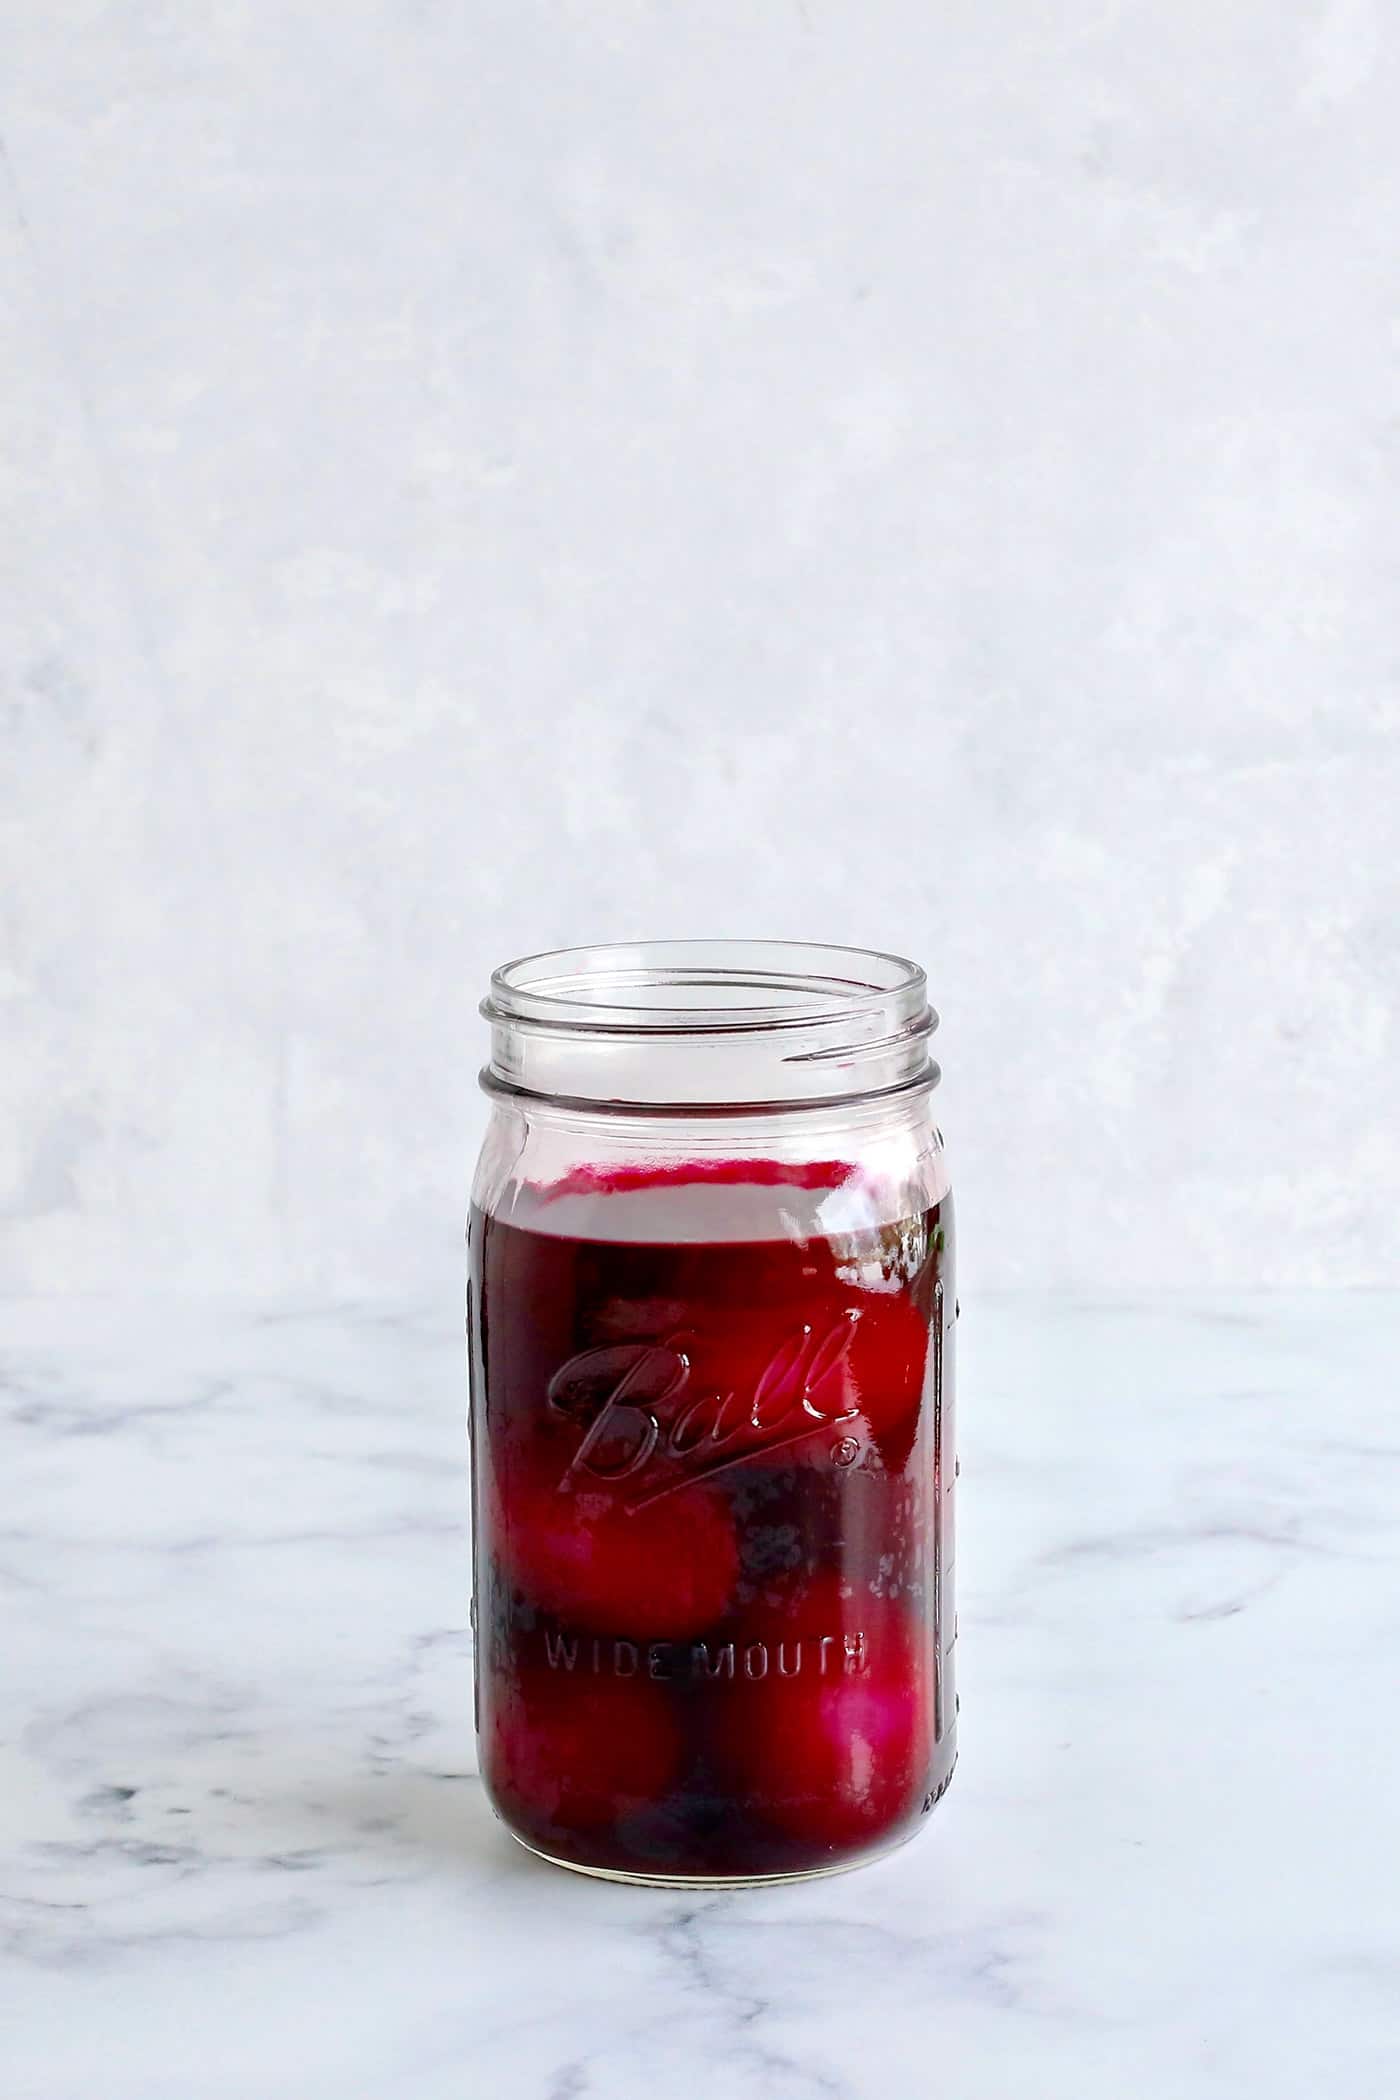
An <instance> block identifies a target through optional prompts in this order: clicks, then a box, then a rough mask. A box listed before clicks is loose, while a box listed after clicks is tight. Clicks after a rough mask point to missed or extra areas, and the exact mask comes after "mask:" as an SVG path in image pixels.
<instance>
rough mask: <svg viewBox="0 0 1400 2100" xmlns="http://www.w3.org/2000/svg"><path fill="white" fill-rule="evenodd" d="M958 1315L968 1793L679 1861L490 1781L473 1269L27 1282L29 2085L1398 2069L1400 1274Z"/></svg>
mask: <svg viewBox="0 0 1400 2100" xmlns="http://www.w3.org/2000/svg"><path fill="white" fill-rule="evenodd" d="M965 1315H966V1316H965V1318H964V1321H963V1335H962V1341H963V1354H962V1391H963V1433H962V1439H961V1441H962V1448H963V1456H964V1475H963V1508H962V1521H961V1528H960V1545H959V1556H960V1584H961V1595H960V1608H961V1627H962V1631H961V1642H960V1657H961V1674H962V1683H963V1716H962V1735H963V1755H962V1764H961V1767H960V1770H959V1774H958V1778H957V1780H956V1783H955V1785H954V1788H953V1790H952V1793H951V1795H950V1796H949V1798H948V1801H947V1802H946V1803H945V1805H944V1806H943V1807H942V1808H941V1809H940V1811H939V1813H938V1814H937V1816H936V1817H935V1818H934V1821H933V1823H932V1825H931V1826H930V1828H929V1829H928V1830H927V1832H925V1833H924V1834H923V1835H922V1836H921V1837H920V1838H919V1839H918V1840H917V1841H916V1842H915V1843H914V1844H913V1845H911V1846H910V1847H909V1848H907V1849H906V1850H905V1851H904V1852H903V1853H901V1854H899V1855H897V1856H896V1857H895V1858H894V1859H892V1860H890V1861H888V1862H887V1863H885V1864H883V1865H881V1866H878V1867H875V1868H871V1869H868V1870H866V1871H864V1872H860V1873H856V1874H852V1875H848V1876H845V1877H842V1878H839V1879H837V1880H833V1881H827V1882H819V1883H814V1884H809V1885H807V1886H805V1887H797V1888H785V1889H775V1890H772V1891H769V1892H753V1893H734V1894H717V1895H708V1894H704V1893H696V1892H694V1891H689V1892H683V1893H678V1894H676V1895H674V1896H667V1895H665V1894H658V1893H654V1892H647V1891H640V1890H629V1889H625V1888H617V1887H608V1886H602V1885H599V1884H595V1883H591V1882H588V1881H584V1880H581V1879H578V1878H575V1877H572V1876H569V1875H566V1874H562V1873H558V1872H555V1871H552V1870H550V1869H548V1868H545V1867H543V1866H541V1865H538V1864H537V1863H536V1862H534V1861H533V1860H532V1859H530V1858H529V1857H528V1856H527V1855H526V1854H525V1853H524V1852H522V1851H520V1850H519V1849H518V1848H517V1847H516V1846H514V1845H513V1844H512V1843H511V1842H510V1841H509V1840H508V1839H507V1838H506V1837H505V1836H504V1835H503V1834H502V1833H501V1831H500V1830H499V1829H498V1827H497V1826H496V1825H495V1824H494V1822H493V1821H492V1819H491V1817H490V1815H489V1813H488V1811H487V1809H486V1807H485V1804H484V1802H483V1800H482V1797H481V1792H480V1789H479V1786H478V1783H477V1780H476V1778H475V1757H474V1748H473V1742H472V1733H471V1695H470V1642H469V1636H468V1631H467V1624H466V1599H467V1551H466V1492H465V1465H464V1452H463V1443H462V1434H461V1421H462V1405H463V1366H462V1349H461V1343H460V1335H459V1333H458V1331H457V1329H456V1325H455V1322H454V1320H453V1319H452V1318H451V1317H450V1316H447V1315H444V1316H441V1317H439V1316H438V1315H436V1314H430V1313H427V1312H425V1311H424V1310H423V1309H422V1308H421V1307H417V1308H415V1307H411V1306H404V1307H400V1308H394V1307H391V1306H390V1307H386V1306H371V1305H367V1304H361V1303H345V1304H340V1305H336V1306H327V1305H316V1304H301V1305H298V1304H292V1303H286V1302H281V1303H268V1304H263V1305H260V1306H259V1305H242V1306H238V1305H233V1304H228V1303H216V1302H201V1303H195V1302H190V1301H181V1300H169V1301H166V1302H161V1301H159V1300H157V1299H154V1298H148V1299H132V1300H124V1301H117V1302H99V1301H95V1300H83V1301H65V1300H63V1299H59V1298H50V1299H45V1300H22V1301H9V1302H7V1303H6V1304H5V1305H4V1306H3V1309H2V1310H0V1381H2V1383H0V1402H2V1404H3V1412H2V1413H0V1460H3V1468H2V1469H0V1477H3V1479H4V1482H5V1487H6V1493H5V1497H4V1503H3V1512H2V1513H0V1600H3V1647H4V1661H5V1676H4V1695H3V1713H2V1714H0V1719H2V1720H3V1732H2V1734H0V1849H2V1850H3V1879H2V1880H0V2006H3V2017H0V2031H2V2032H3V2051H2V2052H0V2053H3V2057H4V2061H5V2070H4V2073H3V2087H4V2092H5V2094H6V2100H89V2096H91V2095H93V2094H95V2093H97V2092H101V2094H102V2095H103V2100H307V2096H309V2095H316V2096H318V2100H398V2096H400V2095H408V2094H412V2095H413V2096H414V2100H461V2096H463V2095H477V2094H487V2093H489V2094H491V2095H492V2096H493V2100H495V2096H499V2100H585V2096H590V2095H592V2096H607V2100H627V2096H630V2095H632V2094H636V2095H638V2096H640V2095H643V2094H645V2093H648V2092H653V2091H675V2090H683V2089H690V2087H691V2086H692V2085H693V2084H695V2083H696V2082H701V2083H703V2087H704V2089H706V2090H710V2091H714V2092H722V2093H723V2094H724V2095H725V2096H726V2100H808V2096H813V2100H817V2096H831V2100H855V2096H860V2100H864V2096H876V2095H880V2096H885V2095H893V2096H903V2095H908V2096H910V2100H915V2096H919V2100H922V2096H924V2095H926V2094H930V2093H947V2094H950V2095H956V2096H958V2100H984V2096H985V2100H1005V2096H1006V2095H1007V2094H1021V2093H1026V2094H1029V2093H1034V2094H1036V2095H1037V2096H1053V2100H1058V2096H1061V2095H1063V2096H1065V2100H1070V2096H1071V2095H1072V2096H1074V2100H1099V2096H1102V2100H1121V2096H1122V2095H1123V2094H1124V2093H1125V2092H1132V2093H1133V2094H1134V2095H1135V2096H1138V2100H1184V2096H1190V2100H1240V2096H1241V2095H1250V2094H1254V2093H1259V2094H1265V2093H1267V2094H1268V2095H1270V2096H1271V2100H1287V2096H1292V2095H1297V2096H1298V2100H1302V2096H1304V2095H1312V2094H1313V2093H1315V2092H1316V2091H1317V2090H1318V2089H1319V2084H1320V2082H1323V2081H1325V2083H1326V2088H1327V2090H1329V2091H1334V2092H1337V2093H1339V2094H1344V2095H1346V2096H1347V2100H1351V2096H1356V2100H1370V2096H1372V2095H1376V2094H1379V2093H1381V2092H1383V2091H1386V2090H1389V2089H1390V2086H1391V2084H1392V2083H1393V2079H1394V2075H1395V2071H1396V2068H1397V2062H1400V1899H1398V1898H1397V1887H1400V1877H1397V1874H1396V1864H1397V1837H1400V1828H1397V1819H1396V1814H1395V1809H1394V1793H1393V1785H1392V1780H1391V1760H1392V1755H1393V1741H1392V1734H1391V1724H1392V1723H1393V1721H1394V1720H1395V1718H1396V1715H1397V1711H1400V1706H1398V1705H1397V1694H1396V1690H1395V1682H1394V1654H1395V1645H1396V1637H1397V1633H1400V1615H1398V1614H1397V1603H1396V1599H1397V1595H1400V1586H1398V1584H1397V1570H1398V1569H1400V1426H1397V1422H1396V1418H1395V1414H1394V1408H1393V1400H1392V1393H1393V1365H1394V1361H1395V1358H1396V1354H1397V1349H1400V1299H1396V1298H1394V1297H1376V1296H1366V1295H1355V1296H1353V1295H1343V1294H1336V1295H1330V1296H1326V1297H1293V1298H1272V1297H1260V1298H1252V1299H1243V1300H1238V1299H1218V1300H1211V1299H1206V1300H1203V1301H1202V1300H1187V1299H1185V1298H1163V1299H1159V1300H1156V1301H1135V1302H1113V1301H1108V1302H1104V1303H1089V1302H1083V1301H1064V1300H1062V1301H1053V1302H1052V1301H1048V1300H1044V1299H1028V1298H1003V1299H994V1298H993V1299H986V1300H983V1301H981V1302H974V1303H973V1304H972V1305H970V1306H968V1307H965Z"/></svg>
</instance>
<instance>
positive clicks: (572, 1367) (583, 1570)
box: [468, 941, 957, 1884]
mask: <svg viewBox="0 0 1400 2100" xmlns="http://www.w3.org/2000/svg"><path fill="white" fill-rule="evenodd" d="M926 989H927V988H926V984H925V979H924V974H923V972H922V971H921V970H919V969H918V968H916V967H915V966H914V965H913V964H911V963H908V962H904V961H902V960H901V959H899V958H898V957H894V956H886V955H879V954H874V953H867V952H865V951H862V950H854V949H844V948H831V947H822V946H808V945H804V944H796V943H788V942H756V941H721V942H693V941H670V942H649V943H642V944H639V945H634V946H616V947H604V948H589V949H576V950H567V951H562V952H559V953H556V954H552V955H541V956H532V957H529V958H528V959H526V960H524V961H522V962H516V963H511V964H508V965H507V966H506V967H504V968H503V969H500V970H498V971H497V972H496V973H495V976H494V977H493V979H492V990H491V996H490V998H489V999H488V1000H487V1001H486V1002H485V1004H484V1006H483V1009H482V1010H483V1012H484V1013H485V1015H486V1017H487V1019H488V1020H489V1021H490V1023H491V1028H492V1053H491V1062H490V1064H489V1065H488V1067H487V1068H486V1070H485V1072H484V1073H483V1074H482V1083H483V1085H484V1087H485V1088H486V1091H487V1093H488V1094H489V1095H490V1096H491V1097H492V1102H493V1111H492V1116H491V1121H490V1125H489V1128H488V1131H487V1135H486V1140H485V1144H484V1146H483V1150H482V1156H481V1160H480V1163H479V1166H478V1169H477V1175H476V1182H475V1187H474V1189H473V1195H472V1208H471V1221H470V1229H469V1241H470V1251H471V1288H470V1299H469V1315H468V1326H469V1333H470V1344H471V1377H472V1405H471V1449H472V1479H473V1508H474V1568H473V1623H474V1625H475V1628H476V1694H477V1732H478V1739H479V1748H480V1758H481V1772H482V1778H483V1780H484V1782H485V1786H486V1789H487V1793H488V1796H489V1798H490V1800H491V1802H492V1805H493V1806H494V1808H495V1810H496V1813H497V1814H498V1815H499V1816H500V1817H501V1819H502V1821H503V1822H504V1823H505V1824H506V1827H507V1828H508V1829H509V1830H510V1831H511V1832H512V1833H513V1835H514V1836H515V1837H517V1838H518V1839H519V1840H520V1841H521V1842H522V1843H523V1844H524V1845H526V1846H528V1847H529V1848H530V1849H531V1850H533V1851H535V1852H537V1853H540V1854H542V1855H543V1856H544V1857H545V1858H547V1859H550V1860H553V1861H555V1862H557V1863H558V1864H559V1865H561V1866H567V1867H573V1868H577V1869H581V1870H583V1871H585V1872H588V1873H593V1874H601V1875H607V1876H613V1877H618V1878H622V1879H625V1880H629V1881H646V1882H660V1883H692V1884H693V1883H706V1884H708V1883H724V1882H736V1881H745V1882H752V1881H765V1880H784V1879H791V1878H796V1877H801V1876H806V1875H811V1874H820V1873H824V1872H830V1871H833V1870H835V1869H838V1868H841V1867H848V1866H853V1865H856V1864H858V1863H859V1862H860V1861H862V1860H865V1859H868V1858H871V1857H873V1856H875V1855H877V1854H879V1853H881V1852H883V1851H886V1850H888V1849H889V1848H891V1847H892V1846H894V1845H897V1844H899V1843H901V1842H902V1841H903V1840H904V1839H905V1838H907V1837H908V1836H910V1835H911V1833H912V1832H913V1831H914V1830H915V1828H916V1827H917V1826H918V1824H919V1821H920V1818H921V1817H922V1816H923V1815H924V1814H925V1812H926V1811H927V1810H928V1809H929V1808H931V1807H932V1805H933V1803H934V1802H935V1801H936V1800H937V1798H938V1796H939V1795H940V1794H941V1793H942V1792H943V1790H944V1788H945V1787H946V1786H947V1784H948V1781H949V1778H950V1777H951V1774H952V1769H953V1761H954V1755H955V1715H956V1710H957V1703H956V1697H955V1694H954V1690H953V1634H954V1614H953V1475H954V1470H955V1466H954V1446H953V1377H952V1368H953V1365H952V1357H953V1319H954V1313H955V1304H954V1293H953V1220H952V1206H951V1200H950V1196H949V1188H948V1176H947V1171H946V1166H945V1160H944V1151H943V1143H942V1139H941V1137H940V1135H939V1133H938V1131H937V1129H936V1128H935V1127H934V1124H933V1120H932V1115H931V1109H930V1096H931V1094H932V1090H933V1088H934V1086H935V1084H936V1083H937V1078H938V1068H937V1066H936V1065H934V1064H933V1063H932V1062H931V1061H930V1058H929V1054H928V1040H929V1037H930V1035H931V1033H932V1031H933V1028H934V1026H935V1025H936V1023H935V1016H934V1015H933V1014H932V1013H931V1011H930V1010H929V1007H928V1003H927V996H926Z"/></svg>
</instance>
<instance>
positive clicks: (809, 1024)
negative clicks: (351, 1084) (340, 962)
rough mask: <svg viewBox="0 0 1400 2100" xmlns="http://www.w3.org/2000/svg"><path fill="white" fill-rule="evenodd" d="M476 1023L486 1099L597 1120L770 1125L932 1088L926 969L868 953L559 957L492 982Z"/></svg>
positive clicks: (802, 950)
mask: <svg viewBox="0 0 1400 2100" xmlns="http://www.w3.org/2000/svg"><path fill="white" fill-rule="evenodd" d="M482 1012H483V1014H484V1015H485V1017H486V1019H487V1020H488V1021H489V1022H490V1024H491V1061H490V1063H489V1065H488V1066H487V1067H486V1069H485V1071H484V1072H483V1073H482V1084H483V1086H485V1088H486V1089H487V1091H488V1092H489V1093H492V1094H496V1095H500V1096H504V1097H507V1098H520V1099H522V1101H533V1102H536V1103H541V1104H543V1103H553V1104H555V1105H556V1106H557V1107H558V1108H560V1109H564V1110H575V1111H580V1112H586V1113H589V1114H594V1115H598V1114H603V1115H612V1114H616V1115H623V1116H626V1115H628V1114H634V1115H635V1114H636V1113H638V1112H639V1111H640V1112H642V1113H643V1114H651V1115H657V1114H660V1115H665V1114H666V1113H667V1112H668V1111H669V1112H673V1113H675V1114H677V1115H684V1116H685V1117H686V1119H687V1120H690V1119H692V1118H694V1119H705V1118H708V1117H720V1118H730V1117H734V1116H736V1115H737V1116H745V1117H749V1116H755V1117H762V1118H770V1117H772V1116H774V1115H778V1114H782V1113H783V1112H785V1111H795V1112H802V1111H804V1110H805V1111H818V1110H823V1109H832V1110H836V1109H838V1108H841V1107H845V1106H849V1107H855V1106H856V1105H858V1104H860V1103H865V1102H868V1103H872V1104H876V1103H881V1102H886V1103H891V1104H894V1103H897V1102H898V1101H899V1100H900V1099H901V1098H904V1097H908V1098H909V1099H910V1100H911V1101H916V1100H919V1099H921V1098H922V1097H923V1096H924V1095H926V1094H927V1093H928V1092H929V1091H930V1089H931V1088H932V1087H933V1086H935V1085H936V1084H937V1081H938V1067H937V1065H936V1064H934V1063H933V1061H932V1060H931V1058H930V1056H929V1051H928V1043H929V1037H930V1036H931V1035H932V1033H933V1030H934V1028H935V1027H936V1026H937V1015H936V1014H934V1012H933V1011H932V1009H931V1008H930V1006H929V1004H928V996H927V982H926V979H925V977H924V973H923V971H922V970H921V969H919V968H918V967H917V966H916V965H915V964H913V963H909V962H906V961H904V960H903V959H902V958H900V957H897V956H887V955H881V954H878V953H875V952H873V951H867V950H863V949H852V948H828V947H821V946H817V945H813V944H806V943H799V942H784V941H766V942H759V941H709V942H701V941H664V942H643V943H638V944H635V945H630V946H615V947H605V948H589V949H563V950H558V951H556V952H554V953H552V954H548V955H539V956H530V957H526V958H525V959H523V960H522V961H519V962H514V963H508V964H506V965H505V966H504V967H503V968H501V969H499V970H497V971H496V972H495V974H494V976H493V977H492V980H491V995H490V997H489V998H488V999H487V1000H486V1001H485V1002H484V1003H483V1005H482Z"/></svg>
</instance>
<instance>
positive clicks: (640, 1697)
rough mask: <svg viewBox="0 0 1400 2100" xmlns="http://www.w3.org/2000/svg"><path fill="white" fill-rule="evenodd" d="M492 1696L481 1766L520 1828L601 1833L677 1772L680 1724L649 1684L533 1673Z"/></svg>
mask: <svg viewBox="0 0 1400 2100" xmlns="http://www.w3.org/2000/svg"><path fill="white" fill-rule="evenodd" d="M489 1697H490V1720H489V1724H488V1731H487V1743H486V1746H485V1747H486V1756H485V1757H484V1759H483V1764H484V1767H485V1770H486V1772H487V1774H488V1776H489V1780H490V1785H491V1789H492V1792H493V1794H494V1795H495V1797H496V1800H497V1803H498V1805H499V1806H500V1807H501V1809H502V1810H503V1812H505V1813H506V1814H507V1815H508V1816H513V1817H514V1818H515V1819H517V1820H519V1821H521V1822H523V1823H524V1825H525V1827H526V1828H527V1829H531V1830H534V1829H537V1828H539V1827H540V1826H541V1825H554V1826H557V1827H558V1828H559V1829H562V1830H579V1831H584V1830H598V1829H602V1828H604V1827H606V1826H608V1825H612V1824H615V1823H617V1822H619V1821H621V1820H622V1819H624V1818H625V1817H627V1816H630V1815H635V1814H636V1813H637V1811H638V1810H639V1809H642V1808H646V1807H648V1806H649V1805H650V1804H651V1803H652V1802H654V1801H656V1800H658V1799H659V1798H660V1796H661V1795H663V1794H664V1793H665V1792H666V1790H667V1788H668V1787H669V1786H670V1785H671V1783H672V1781H673V1780H674V1778H675V1775H676V1771H677V1769H678V1767H679V1764H680V1758H681V1731H680V1724H679V1722H678V1720H677V1718H676V1714H675V1710H674V1707H673V1705H672V1703H671V1701H670V1700H669V1699H668V1698H667V1696H666V1694H665V1692H664V1691H663V1690H662V1689H661V1688H660V1687H658V1686H656V1685H653V1684H648V1683H646V1682H644V1681H641V1680H638V1679H632V1678H620V1677H613V1676H587V1675H579V1676H574V1675H570V1674H568V1673H566V1672H562V1671H561V1672H559V1673H555V1672H554V1671H551V1670H548V1669H531V1670H529V1671H527V1672H525V1673H522V1674H521V1675H520V1676H519V1677H517V1678H515V1679H514V1680H513V1681H512V1680H506V1679H502V1680H497V1681H496V1682H495V1683H494V1684H493V1685H492V1687H491V1689H490V1694H489Z"/></svg>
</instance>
